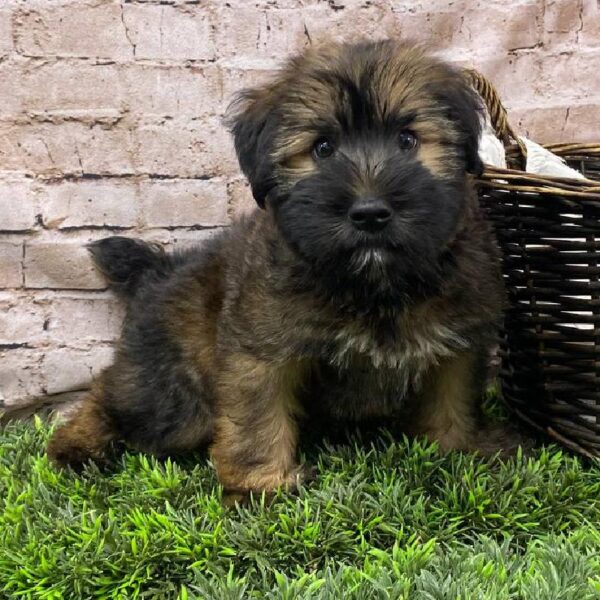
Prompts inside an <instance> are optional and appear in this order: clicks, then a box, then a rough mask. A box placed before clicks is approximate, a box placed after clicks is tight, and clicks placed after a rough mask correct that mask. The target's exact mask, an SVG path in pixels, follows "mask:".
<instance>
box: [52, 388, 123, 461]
mask: <svg viewBox="0 0 600 600" xmlns="http://www.w3.org/2000/svg"><path fill="white" fill-rule="evenodd" d="M102 401H103V393H102V383H101V381H100V382H97V383H96V384H95V385H94V388H93V389H92V391H91V392H90V393H89V395H87V396H86V397H85V399H84V400H83V402H82V405H81V406H80V407H79V409H78V410H77V412H76V414H75V415H74V416H73V417H72V418H71V419H70V420H69V421H67V422H66V423H64V424H63V425H60V426H59V427H58V428H57V429H56V431H55V432H54V434H53V435H52V437H51V439H50V442H49V444H48V448H47V454H48V457H49V458H50V460H51V461H52V462H53V463H55V464H56V465H58V466H61V467H66V466H71V467H74V468H77V467H80V466H81V465H82V464H83V463H85V462H86V461H87V460H93V461H97V462H103V461H105V460H106V459H107V456H108V450H109V448H110V445H111V443H112V442H113V441H114V440H115V439H116V438H117V432H116V430H115V428H114V424H113V422H112V419H111V418H110V417H109V416H108V414H107V413H106V410H105V408H104V406H103V402H102Z"/></svg>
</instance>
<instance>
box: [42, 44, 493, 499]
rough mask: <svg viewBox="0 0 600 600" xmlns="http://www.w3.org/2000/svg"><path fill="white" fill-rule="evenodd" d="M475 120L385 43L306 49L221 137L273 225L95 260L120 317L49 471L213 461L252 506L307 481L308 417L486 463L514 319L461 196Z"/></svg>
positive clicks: (420, 65)
mask: <svg viewBox="0 0 600 600" xmlns="http://www.w3.org/2000/svg"><path fill="white" fill-rule="evenodd" d="M479 112H480V104H479V101H478V97H477V96H476V94H475V93H474V92H473V91H472V89H471V88H470V87H469V85H468V84H467V83H466V81H465V80H464V79H463V77H462V76H461V74H460V73H459V72H458V71H456V70H455V69H454V68H452V67H450V66H449V65H447V64H445V63H443V62H441V61H440V60H438V59H436V58H433V57H430V56H428V55H427V54H426V53H424V52H423V51H422V50H421V49H419V48H417V47H414V46H412V45H407V44H402V43H397V42H394V41H381V42H374V43H370V42H369V43H358V44H354V45H337V44H329V45H325V46H321V47H318V48H311V49H309V50H307V51H306V52H305V53H304V54H302V55H300V56H296V57H295V58H292V59H291V60H290V61H289V62H288V63H287V66H285V68H283V70H282V71H281V72H280V73H279V74H278V75H277V76H276V78H275V79H274V80H273V81H271V82H270V83H269V84H267V85H265V86H263V87H259V88H257V89H251V90H247V91H244V92H242V93H241V94H240V96H239V97H238V98H237V100H236V101H235V102H234V103H233V105H232V107H231V108H230V111H229V115H228V119H229V124H230V127H231V130H232V133H233V137H234V141H235V148H236V152H237V156H238V159H239V162H240V165H241V168H242V170H243V172H244V174H245V175H246V176H247V178H248V180H249V181H250V184H251V187H252V192H253V195H254V198H255V199H256V202H257V203H258V205H259V207H260V208H261V209H263V210H259V209H256V210H255V212H254V213H252V214H251V215H250V216H248V217H247V218H245V219H242V220H240V221H238V222H237V223H235V224H233V225H232V227H231V228H229V229H228V230H227V231H224V232H223V233H221V234H220V235H219V236H218V237H216V238H215V239H212V240H211V241H210V242H208V243H206V244H205V245H204V246H203V247H200V248H198V249H194V250H191V251H188V252H185V253H180V254H172V255H167V254H165V253H164V252H163V251H162V250H161V249H160V248H159V247H156V246H151V245H148V244H145V243H143V242H141V241H138V240H133V239H126V238H122V237H113V238H108V239H104V240H101V241H99V242H96V243H94V244H92V246H91V252H92V255H93V257H94V259H95V262H96V264H97V265H98V266H99V268H100V269H101V270H102V271H103V272H104V273H105V275H106V276H107V277H108V280H109V281H110V282H111V284H112V287H113V289H114V290H115V291H116V292H118V293H120V294H121V296H123V297H124V298H125V299H126V301H127V305H128V311H127V316H126V319H125V323H124V327H123V333H122V337H121V340H120V343H119V344H118V347H117V350H116V357H115V361H114V364H113V365H112V366H110V367H109V368H107V369H106V370H105V372H104V373H103V374H102V376H101V377H100V378H99V380H98V381H97V382H96V383H95V386H94V389H93V391H92V393H91V394H90V395H89V397H88V398H87V399H86V400H85V401H84V403H83V405H82V407H81V409H80V410H79V412H78V413H77V414H76V415H75V416H74V418H73V419H72V420H71V421H70V422H68V423H66V424H65V425H63V426H62V427H60V428H59V429H58V430H57V431H56V433H55V434H54V437H53V438H52V440H51V442H50V446H49V449H48V452H49V455H50V457H51V458H52V459H53V460H54V461H56V463H58V464H61V465H64V464H71V465H76V464H78V463H81V462H82V461H84V460H86V459H88V458H91V459H96V460H98V459H102V458H103V457H105V455H106V451H107V449H108V447H109V446H110V445H111V443H112V442H113V441H117V440H122V441H125V442H126V443H127V444H128V445H129V446H130V447H133V448H136V449H139V450H142V451H146V452H152V453H155V454H158V455H161V454H166V453H173V452H181V451H185V450H189V449H192V448H196V447H198V446H202V445H210V451H211V456H212V459H213V461H214V465H215V467H216V470H217V474H218V477H219V480H220V481H221V483H222V484H223V485H224V486H225V488H227V489H229V490H235V491H241V492H244V491H248V490H255V491H261V490H272V489H273V488H277V487H279V486H293V485H294V484H295V483H296V482H297V481H298V480H300V479H302V476H303V469H302V467H301V466H300V465H298V464H297V461H296V456H295V454H296V446H297V442H298V423H299V420H300V419H301V418H303V417H305V416H316V417H317V418H319V419H323V418H331V419H340V418H341V419H351V420H357V421H359V420H362V419H371V418H375V417H382V418H384V419H387V420H388V421H389V422H392V420H393V422H394V423H398V424H400V425H401V426H402V427H403V429H404V430H405V431H407V432H408V433H409V434H413V435H425V436H428V437H429V438H430V439H432V440H437V441H438V442H439V445H440V447H441V448H442V449H454V448H456V449H477V448H478V447H479V445H478V440H479V439H481V438H482V437H484V436H481V435H479V429H480V426H481V421H480V418H479V399H480V396H481V393H482V390H483V384H484V372H485V362H486V357H487V355H488V351H489V348H490V346H491V344H493V343H494V341H495V336H496V330H497V326H498V322H499V318H500V314H501V307H502V303H503V286H502V280H501V274H500V270H499V260H498V255H497V251H496V247H495V245H494V242H493V239H492V236H491V233H490V230H489V228H488V225H487V223H486V222H485V220H484V219H483V217H482V214H481V212H480V209H479V206H478V203H477V197H476V195H475V193H474V191H473V186H472V178H471V176H470V175H469V174H471V173H479V172H480V171H481V169H482V164H481V162H480V160H479V158H478V154H477V144H478V137H479V132H480V124H479V123H480V121H479Z"/></svg>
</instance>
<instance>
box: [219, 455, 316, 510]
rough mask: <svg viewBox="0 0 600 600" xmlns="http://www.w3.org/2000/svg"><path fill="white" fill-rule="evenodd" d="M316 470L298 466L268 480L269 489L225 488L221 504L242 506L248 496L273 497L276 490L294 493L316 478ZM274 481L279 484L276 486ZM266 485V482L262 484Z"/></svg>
mask: <svg viewBox="0 0 600 600" xmlns="http://www.w3.org/2000/svg"><path fill="white" fill-rule="evenodd" d="M316 473H317V470H316V468H315V467H308V466H306V465H299V466H297V467H295V468H294V469H292V470H291V471H290V472H289V473H287V474H285V475H282V476H281V478H279V479H275V478H272V479H270V481H269V483H270V484H271V485H270V486H269V487H263V488H262V489H258V488H248V489H239V488H225V490H224V491H223V504H224V505H225V506H227V507H231V506H235V505H244V504H246V503H247V502H248V500H249V499H250V494H261V493H266V494H267V495H268V496H273V495H274V494H275V493H276V491H277V490H278V489H284V490H285V491H286V492H290V493H294V492H297V491H298V489H299V488H300V487H301V486H302V485H304V484H306V483H308V482H310V481H313V480H314V478H315V477H316ZM276 481H278V482H279V483H277V484H276ZM264 483H266V481H265V482H264Z"/></svg>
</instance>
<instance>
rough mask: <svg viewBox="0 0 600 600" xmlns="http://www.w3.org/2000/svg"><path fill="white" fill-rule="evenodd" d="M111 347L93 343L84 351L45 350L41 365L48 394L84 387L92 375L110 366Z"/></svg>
mask: <svg viewBox="0 0 600 600" xmlns="http://www.w3.org/2000/svg"><path fill="white" fill-rule="evenodd" d="M113 355H114V349H113V348H112V347H110V346H101V345H95V346H92V347H90V348H88V349H85V350H80V349H75V348H57V349H55V350H53V351H52V352H51V353H47V354H46V355H45V356H44V358H43V360H42V364H41V373H42V377H43V379H44V387H45V388H46V391H47V393H48V394H58V393H61V392H68V391H71V390H77V389H82V388H87V387H89V386H90V382H91V381H92V380H93V378H94V377H97V376H98V375H99V374H100V373H101V372H102V370H103V369H104V368H106V367H107V366H108V365H110V363H111V361H112V358H113Z"/></svg>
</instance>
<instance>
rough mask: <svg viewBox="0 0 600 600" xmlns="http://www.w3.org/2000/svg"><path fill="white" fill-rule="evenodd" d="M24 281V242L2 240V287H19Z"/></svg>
mask: <svg viewBox="0 0 600 600" xmlns="http://www.w3.org/2000/svg"><path fill="white" fill-rule="evenodd" d="M22 283H23V244H21V243H17V242H4V241H0V288H18V287H21V285H22Z"/></svg>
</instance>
